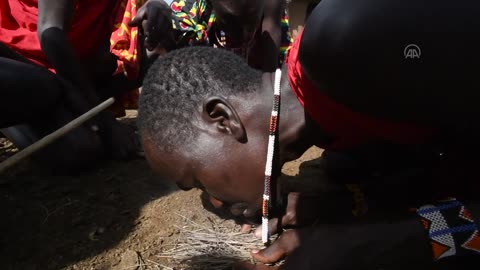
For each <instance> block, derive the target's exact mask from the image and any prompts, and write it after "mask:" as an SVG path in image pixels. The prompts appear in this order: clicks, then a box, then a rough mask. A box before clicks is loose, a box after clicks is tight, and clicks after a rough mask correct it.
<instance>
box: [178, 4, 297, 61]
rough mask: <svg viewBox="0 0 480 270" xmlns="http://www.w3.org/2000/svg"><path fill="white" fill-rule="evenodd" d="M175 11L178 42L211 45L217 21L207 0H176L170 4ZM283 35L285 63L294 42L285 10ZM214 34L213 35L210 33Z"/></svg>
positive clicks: (282, 53) (282, 51) (282, 45)
mask: <svg viewBox="0 0 480 270" xmlns="http://www.w3.org/2000/svg"><path fill="white" fill-rule="evenodd" d="M170 7H171V9H172V11H173V13H172V14H173V15H174V16H173V28H174V29H175V30H177V33H178V36H179V37H178V39H177V43H178V44H180V45H181V46H185V45H190V46H191V45H210V46H213V45H214V42H215V41H213V40H210V38H209V34H211V33H210V30H212V28H213V27H212V26H213V25H214V23H215V14H214V13H213V10H212V8H211V6H210V5H208V3H207V1H206V0H174V1H173V2H172V4H171V5H170ZM281 27H282V36H281V46H280V48H279V50H280V61H279V62H280V64H281V63H283V61H284V59H285V56H286V53H287V51H288V49H289V48H290V45H291V44H292V42H293V39H292V37H291V35H290V31H289V22H288V14H287V11H286V10H285V11H284V13H283V16H282V19H281ZM210 36H212V35H210Z"/></svg>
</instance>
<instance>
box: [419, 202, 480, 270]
mask: <svg viewBox="0 0 480 270" xmlns="http://www.w3.org/2000/svg"><path fill="white" fill-rule="evenodd" d="M417 214H418V215H419V216H420V217H421V221H422V224H423V226H424V228H425V229H426V230H427V231H428V235H429V238H430V240H431V245H432V251H433V258H434V260H440V259H443V258H446V257H449V256H464V255H472V254H476V255H480V234H479V228H478V227H477V225H476V224H475V221H474V220H473V217H472V215H471V214H470V212H469V211H468V210H467V209H466V208H465V206H464V205H463V204H462V203H461V202H459V201H457V200H455V199H450V200H447V201H443V202H440V203H438V204H435V205H426V206H423V207H420V208H419V209H418V210H417Z"/></svg>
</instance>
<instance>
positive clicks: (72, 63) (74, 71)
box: [37, 0, 99, 110]
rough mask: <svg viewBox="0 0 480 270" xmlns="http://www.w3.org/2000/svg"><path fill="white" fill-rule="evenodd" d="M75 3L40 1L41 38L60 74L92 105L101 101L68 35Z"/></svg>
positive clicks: (51, 61) (39, 36)
mask: <svg viewBox="0 0 480 270" xmlns="http://www.w3.org/2000/svg"><path fill="white" fill-rule="evenodd" d="M76 2H77V1H76V0H66V1H57V0H39V1H38V26H37V32H38V39H39V41H40V45H41V48H42V51H43V52H44V54H45V55H46V57H47V59H48V61H49V62H50V63H51V65H52V66H53V67H54V68H55V71H56V72H57V74H58V75H60V76H61V77H62V78H64V79H66V80H67V81H69V82H70V83H72V84H73V85H74V90H75V91H78V92H79V94H80V95H81V96H83V97H85V99H86V101H87V102H88V105H86V106H88V107H93V106H94V105H96V104H98V103H99V99H98V97H97V95H96V94H95V90H94V87H93V85H92V83H91V82H90V81H89V79H88V77H87V76H86V74H85V72H84V71H83V70H82V67H81V65H80V63H79V61H78V59H77V57H76V56H75V52H74V50H73V48H72V45H71V44H70V41H69V40H68V36H67V33H68V30H69V28H70V26H71V22H72V19H73V15H74V12H75V4H76ZM88 109H89V108H84V110H88Z"/></svg>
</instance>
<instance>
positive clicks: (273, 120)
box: [262, 69, 282, 244]
mask: <svg viewBox="0 0 480 270" xmlns="http://www.w3.org/2000/svg"><path fill="white" fill-rule="evenodd" d="M281 79H282V71H281V70H280V69H277V70H276V71H275V84H274V86H273V91H274V92H273V108H272V114H271V116H270V128H269V131H268V148H267V162H266V164H265V181H264V190H263V202H262V242H263V243H264V244H267V243H268V242H269V233H268V210H269V208H270V190H271V188H270V180H271V177H272V163H273V154H274V148H275V135H276V134H277V129H278V110H279V108H280V81H281Z"/></svg>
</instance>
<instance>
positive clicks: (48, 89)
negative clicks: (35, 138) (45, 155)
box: [0, 57, 62, 127]
mask: <svg viewBox="0 0 480 270" xmlns="http://www.w3.org/2000/svg"><path fill="white" fill-rule="evenodd" d="M0 96H1V97H2V101H3V102H2V105H1V106H0V127H8V126H11V125H14V124H19V123H25V122H27V121H29V120H32V119H35V118H36V117H37V116H38V115H39V114H42V113H44V112H46V111H48V110H50V109H51V108H52V106H56V104H57V103H58V102H59V100H60V98H61V96H62V89H61V85H60V82H59V80H57V79H56V78H55V74H53V73H51V72H49V71H48V70H46V69H43V68H41V67H38V66H35V65H33V64H27V63H23V62H20V61H17V60H12V59H8V58H4V57H0Z"/></svg>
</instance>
